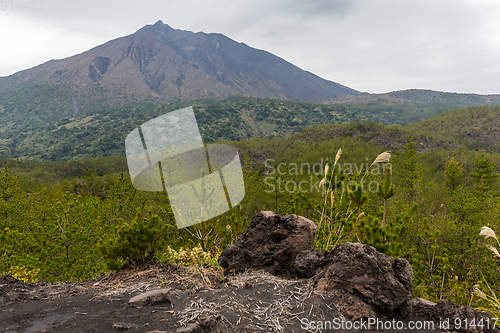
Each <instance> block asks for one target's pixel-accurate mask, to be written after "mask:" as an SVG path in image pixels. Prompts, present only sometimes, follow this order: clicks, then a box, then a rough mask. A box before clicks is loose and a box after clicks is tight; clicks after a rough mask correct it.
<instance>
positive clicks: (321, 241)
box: [0, 107, 500, 311]
mask: <svg viewBox="0 0 500 333" xmlns="http://www.w3.org/2000/svg"><path fill="white" fill-rule="evenodd" d="M460 112H461V113H460ZM499 112H500V109H499V108H498V107H477V108H469V109H465V110H462V111H456V112H455V111H454V112H451V113H449V117H450V119H451V120H449V119H447V118H446V117H444V116H440V117H443V118H440V117H437V118H436V122H437V123H438V124H439V123H440V122H442V123H443V124H446V123H447V122H449V125H446V126H444V125H443V129H444V130H445V131H446V132H444V131H443V132H444V133H439V131H438V130H436V129H435V128H437V126H438V125H436V123H433V122H430V121H429V122H428V123H424V125H421V124H420V123H416V124H411V125H406V126H399V127H398V126H392V127H391V126H383V125H378V124H373V123H372V124H370V123H368V124H366V123H353V124H345V125H323V126H319V127H313V128H309V129H307V130H304V131H302V132H300V133H297V134H294V135H292V136H290V137H288V138H281V139H278V138H267V139H251V140H246V141H240V142H231V144H232V145H234V146H236V147H238V148H239V150H240V153H241V154H240V157H241V160H242V162H243V168H244V177H245V187H246V196H245V199H244V200H243V201H242V203H241V204H240V205H239V206H238V207H236V208H235V209H233V210H232V211H230V212H227V213H226V214H224V215H221V216H218V217H216V218H214V219H212V220H209V221H206V222H203V223H200V224H198V225H195V226H191V227H189V228H185V229H177V228H176V227H175V221H174V217H173V214H172V210H171V208H170V206H169V201H168V197H167V196H166V194H165V193H159V192H158V193H157V192H142V191H137V190H135V189H134V188H133V187H132V185H131V183H130V178H129V177H128V175H127V172H126V164H125V163H126V162H125V160H124V158H120V157H113V158H111V157H107V158H102V159H94V160H84V161H79V162H50V163H34V162H28V161H14V160H2V161H0V162H1V163H0V164H1V165H2V166H3V169H2V171H0V273H9V274H13V275H14V276H17V277H20V278H23V279H25V280H44V281H63V280H82V279H87V278H91V277H93V276H95V275H99V274H103V273H106V272H108V271H110V270H113V269H117V268H119V267H120V266H122V265H124V264H133V263H137V262H140V261H148V260H158V261H161V262H176V263H181V264H191V265H193V264H204V263H206V264H211V265H215V264H216V258H217V257H218V255H219V253H220V252H221V250H222V249H223V248H224V247H226V246H227V245H228V244H230V243H231V242H233V241H234V240H235V239H236V237H237V236H238V234H239V233H240V232H241V231H242V230H244V228H245V227H246V226H247V225H248V223H249V221H250V218H251V216H253V215H254V214H256V213H257V212H258V211H260V210H271V211H274V212H276V213H279V214H282V215H286V214H298V215H302V216H306V217H308V218H310V219H311V220H312V221H314V222H315V223H316V224H317V225H318V231H317V234H316V239H315V246H316V247H317V248H322V249H326V250H331V249H332V248H333V247H334V246H335V245H336V244H339V243H341V242H348V241H349V242H362V243H365V244H369V245H372V246H374V247H375V248H377V249H378V250H379V251H381V252H383V253H386V254H388V255H391V256H394V257H401V258H405V259H407V260H408V261H409V262H410V263H411V265H412V267H413V270H414V296H415V297H423V298H426V299H430V300H433V301H438V300H439V299H450V300H452V301H454V302H456V303H458V304H462V305H472V306H475V307H478V308H484V309H492V311H493V310H494V303H492V299H491V298H488V297H487V296H488V295H492V296H491V297H494V298H493V300H495V299H496V296H494V295H495V294H494V292H495V291H497V292H498V290H499V289H498V288H499V287H500V279H498V274H499V273H498V270H497V266H498V263H497V262H496V261H495V260H498V259H499V258H498V256H497V257H493V256H492V255H491V253H492V252H491V251H493V250H492V249H491V248H492V245H489V246H487V245H488V244H490V243H489V241H491V239H485V238H484V237H483V236H484V232H481V230H483V229H482V228H483V227H488V228H490V229H491V230H496V231H498V230H500V220H499V218H498V217H499V216H500V186H499V179H498V177H497V169H496V168H497V165H499V163H500V155H499V152H498V151H497V149H496V147H495V146H494V145H489V146H488V147H484V148H485V149H483V150H480V148H481V147H483V146H481V145H482V144H483V143H482V142H483V141H484V138H485V137H486V138H490V137H489V136H488V135H487V134H489V133H490V132H486V133H485V132H481V133H480V134H481V135H477V136H475V135H470V136H468V138H467V139H466V140H464V141H461V142H459V137H460V136H458V135H455V134H454V133H456V132H457V131H461V130H462V127H461V126H459V125H456V124H457V122H458V121H463V122H465V121H466V120H464V118H465V117H466V116H471V117H475V118H474V119H476V120H477V122H471V123H470V126H472V127H474V126H479V127H481V126H482V125H478V123H479V124H484V122H485V120H484V119H490V118H491V119H490V120H488V121H489V122H490V123H492V122H494V119H493V118H492V117H491V115H498V113H499ZM455 118H456V119H457V120H454V119H455ZM419 126H421V127H419ZM433 126H435V127H433ZM419 128H420V131H417V129H419ZM426 128H427V129H428V132H426V131H425V129H426ZM485 131H486V129H485ZM478 133H479V132H478ZM410 134H413V135H410ZM477 138H479V139H477ZM476 139H477V140H476ZM441 141H442V142H441ZM440 143H441V145H440ZM474 147H476V148H477V149H472V148H474ZM486 148H488V149H486ZM389 151H390V152H389ZM480 233H481V234H480ZM490 238H493V237H490ZM492 292H493V293H492Z"/></svg>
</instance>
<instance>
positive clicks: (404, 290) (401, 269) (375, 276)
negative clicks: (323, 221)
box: [317, 243, 413, 315]
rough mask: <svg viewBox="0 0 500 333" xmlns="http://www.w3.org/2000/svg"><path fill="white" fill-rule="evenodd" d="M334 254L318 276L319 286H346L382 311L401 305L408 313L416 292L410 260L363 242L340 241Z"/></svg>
mask: <svg viewBox="0 0 500 333" xmlns="http://www.w3.org/2000/svg"><path fill="white" fill-rule="evenodd" d="M330 255H331V264H330V265H329V266H328V268H327V269H326V271H325V273H324V274H323V276H321V277H318V279H317V288H318V290H325V291H331V290H334V289H345V290H348V291H350V292H352V293H354V294H355V295H358V296H360V297H361V298H362V299H363V300H364V301H365V302H366V303H368V304H371V305H374V306H375V307H376V308H377V309H379V310H380V311H381V312H389V313H390V312H393V311H394V310H396V309H399V310H400V311H401V312H402V314H403V315H406V308H407V302H408V301H409V300H410V299H411V295H412V292H413V269H412V268H411V266H410V264H409V263H408V261H406V260H404V259H394V258H393V257H389V256H388V255H385V254H383V253H380V252H378V251H377V250H376V249H375V248H374V247H371V246H368V245H366V244H360V243H343V244H340V245H338V246H337V247H336V248H335V249H333V251H332V252H331V254H330Z"/></svg>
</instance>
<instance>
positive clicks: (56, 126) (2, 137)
mask: <svg viewBox="0 0 500 333" xmlns="http://www.w3.org/2000/svg"><path fill="white" fill-rule="evenodd" d="M44 89H45V90H46V95H47V96H48V95H51V96H52V95H53V96H52V97H54V98H56V99H57V96H59V94H65V93H68V92H67V91H66V92H65V91H63V90H60V89H55V88H52V87H49V86H46V87H45V88H44ZM31 93H33V92H32V91H30V90H29V89H28V90H26V91H25V94H17V95H16V94H14V95H13V96H10V97H5V99H4V100H3V102H2V103H1V105H0V124H1V125H0V157H4V158H22V159H30V160H35V161H58V160H78V159H82V158H95V157H102V156H110V155H115V156H124V155H125V151H124V144H123V143H124V141H125V137H126V136H127V134H128V133H129V132H130V131H131V130H133V129H134V128H136V127H137V126H138V125H140V124H142V123H144V122H146V121H148V120H151V119H153V118H155V117H158V116H160V115H163V114H165V113H168V112H169V111H174V110H177V109H179V108H182V107H186V106H190V105H192V106H193V109H194V111H195V115H196V118H197V122H198V125H199V127H200V131H201V134H202V137H203V140H204V141H205V142H214V141H224V140H244V139H249V138H257V137H260V138H263V137H275V136H276V137H285V136H288V135H290V134H292V133H296V132H299V131H301V130H303V129H305V128H308V127H311V126H314V125H318V124H330V123H350V122H355V121H362V122H376V123H381V124H386V125H389V124H408V123H411V122H415V121H418V120H422V119H427V118H429V117H432V116H434V115H437V114H440V113H442V112H444V111H447V110H451V109H454V108H458V107H460V106H461V105H462V104H460V103H458V102H456V101H455V102H453V100H452V102H447V103H443V102H441V101H438V102H432V101H431V102H430V103H422V102H412V101H404V102H390V101H386V100H378V101H373V102H369V103H367V104H350V103H346V104H329V105H327V104H311V103H298V102H290V101H281V100H273V99H258V98H253V97H242V96H233V97H230V98H227V99H225V100H222V101H220V100H214V99H203V100H196V101H190V102H181V101H178V100H175V101H171V102H168V103H164V104H155V103H154V102H153V101H146V102H141V103H129V104H127V105H125V106H123V107H119V108H114V109H96V110H94V111H87V112H86V113H76V114H72V113H71V114H67V113H64V112H63V111H61V110H64V108H65V107H66V106H65V105H64V103H63V102H62V101H63V99H62V98H61V103H62V104H60V105H59V104H58V103H55V104H54V102H52V99H51V98H52V97H51V98H49V97H47V99H46V100H37V99H31V98H30V96H31ZM0 100H2V99H1V98H0ZM467 103H469V102H467ZM60 112H63V113H62V115H61V113H60Z"/></svg>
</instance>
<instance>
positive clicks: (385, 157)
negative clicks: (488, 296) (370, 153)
mask: <svg viewBox="0 0 500 333" xmlns="http://www.w3.org/2000/svg"><path fill="white" fill-rule="evenodd" d="M390 159H391V153H390V152H389V151H384V152H383V153H380V154H379V155H378V156H377V158H376V159H375V160H374V161H373V163H372V164H371V165H374V164H377V163H387V162H389V160H390Z"/></svg>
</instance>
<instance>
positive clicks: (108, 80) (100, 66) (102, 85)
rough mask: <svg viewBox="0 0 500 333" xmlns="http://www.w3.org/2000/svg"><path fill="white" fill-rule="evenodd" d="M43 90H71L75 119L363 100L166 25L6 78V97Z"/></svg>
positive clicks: (276, 61) (230, 43) (279, 62)
mask: <svg viewBox="0 0 500 333" xmlns="http://www.w3.org/2000/svg"><path fill="white" fill-rule="evenodd" d="M40 84H48V85H49V86H56V87H66V88H67V89H69V91H68V92H67V93H66V97H65V98H66V99H68V100H70V103H68V102H66V104H68V105H69V106H70V107H71V108H72V109H73V111H74V112H78V111H79V110H81V109H88V108H92V107H106V106H117V105H120V104H122V103H125V102H129V101H141V100H144V99H146V98H148V97H153V98H155V99H157V100H158V101H169V100H172V99H174V98H179V99H181V100H193V99H199V98H207V97H215V98H225V97H228V96H231V95H235V94H241V95H246V96H254V97H265V98H278V99H283V100H291V101H302V102H315V103H324V102H331V101H333V100H334V99H336V98H338V97H340V96H345V95H358V94H359V92H358V91H356V90H353V89H350V88H348V87H345V86H342V85H340V84H338V83H335V82H332V81H328V80H324V79H322V78H320V77H318V76H316V75H314V74H312V73H309V72H306V71H303V70H301V69H300V68H298V67H296V66H294V65H292V64H290V63H289V62H287V61H285V60H283V59H281V58H279V57H277V56H275V55H273V54H271V53H269V52H266V51H262V50H257V49H254V48H251V47H249V46H247V45H245V44H243V43H238V42H235V41H234V40H231V39H230V38H228V37H225V36H224V35H221V34H212V33H211V34H206V33H203V32H198V33H193V32H189V31H182V30H176V29H173V28H171V27H170V26H168V25H166V24H163V22H161V21H158V22H156V23H155V24H154V25H147V26H145V27H143V28H142V29H140V30H138V31H137V32H136V33H134V34H132V35H129V36H125V37H121V38H117V39H114V40H111V41H109V42H107V43H105V44H102V45H100V46H97V47H95V48H93V49H91V50H89V51H86V52H83V53H81V54H78V55H75V56H72V57H69V58H65V59H62V60H50V61H48V62H46V63H44V64H42V65H39V66H36V67H34V68H31V69H28V70H24V71H21V72H18V73H15V74H13V75H11V76H9V77H4V78H0V93H2V92H3V93H9V92H10V93H12V92H15V91H17V90H19V89H21V88H23V87H31V86H36V85H40ZM5 98H6V97H5V96H4V99H5ZM1 99H2V96H0V100H1Z"/></svg>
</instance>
